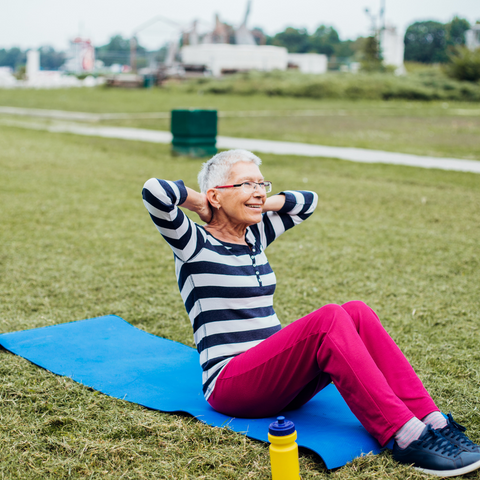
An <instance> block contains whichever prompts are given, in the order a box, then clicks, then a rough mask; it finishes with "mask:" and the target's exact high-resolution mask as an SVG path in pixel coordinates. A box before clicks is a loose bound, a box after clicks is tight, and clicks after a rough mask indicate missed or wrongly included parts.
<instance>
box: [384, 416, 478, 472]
mask: <svg viewBox="0 0 480 480" xmlns="http://www.w3.org/2000/svg"><path fill="white" fill-rule="evenodd" d="M447 426H448V425H447ZM392 454H393V458H394V459H395V460H397V461H398V462H400V463H405V464H410V465H413V466H414V467H415V468H416V469H418V470H421V471H422V472H425V473H429V474H430V475H436V476H439V477H454V476H457V475H463V474H465V473H469V472H473V471H474V470H477V469H478V468H480V453H478V452H470V451H467V450H464V449H463V448H460V447H459V446H458V445H455V444H454V443H452V442H451V441H450V440H449V439H447V438H445V437H444V436H443V435H442V434H441V433H440V432H439V431H438V430H434V429H433V428H432V426H431V425H427V426H426V427H425V430H424V432H423V433H422V435H421V436H420V438H419V439H418V440H415V441H413V442H412V443H410V445H408V446H407V447H406V448H403V449H402V448H400V447H399V446H398V444H397V443H396V442H395V443H394V445H393V452H392Z"/></svg>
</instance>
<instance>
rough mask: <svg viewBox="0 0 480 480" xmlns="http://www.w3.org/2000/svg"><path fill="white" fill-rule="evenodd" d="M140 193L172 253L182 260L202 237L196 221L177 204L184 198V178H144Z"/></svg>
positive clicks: (193, 250)
mask: <svg viewBox="0 0 480 480" xmlns="http://www.w3.org/2000/svg"><path fill="white" fill-rule="evenodd" d="M142 196H143V203H144V204H145V207H147V210H148V213H149V214H150V217H151V219H152V220H153V223H154V224H155V226H156V227H157V230H158V231H159V232H160V233H161V235H162V236H163V238H164V239H165V240H166V241H167V243H168V244H169V245H170V247H171V249H172V250H173V253H174V254H175V255H176V256H177V257H178V258H180V259H181V260H183V261H187V260H188V259H190V258H191V257H192V256H194V255H195V254H196V253H197V252H198V250H199V249H200V248H202V246H203V243H204V238H203V236H202V234H201V232H200V231H199V229H198V228H197V225H196V224H195V223H194V222H193V221H192V220H190V219H189V218H188V217H187V216H186V215H185V213H183V212H182V210H181V209H180V208H178V206H179V205H181V204H182V203H183V202H185V200H186V198H187V189H186V188H185V185H184V184H183V181H182V180H177V181H176V182H171V181H168V180H158V179H156V178H151V179H150V180H147V181H146V182H145V185H144V186H143V191H142Z"/></svg>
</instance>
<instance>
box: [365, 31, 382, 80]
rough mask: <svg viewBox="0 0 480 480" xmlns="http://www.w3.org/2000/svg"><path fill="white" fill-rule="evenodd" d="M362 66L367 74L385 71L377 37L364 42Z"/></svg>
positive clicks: (367, 38)
mask: <svg viewBox="0 0 480 480" xmlns="http://www.w3.org/2000/svg"><path fill="white" fill-rule="evenodd" d="M361 64H362V70H365V71H367V72H378V71H383V70H385V68H384V66H383V63H382V54H381V51H380V43H379V41H378V38H377V37H376V36H375V35H372V36H371V37H366V38H365V39H364V41H363V45H362V52H361Z"/></svg>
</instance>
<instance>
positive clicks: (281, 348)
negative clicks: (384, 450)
mask: <svg viewBox="0 0 480 480" xmlns="http://www.w3.org/2000/svg"><path fill="white" fill-rule="evenodd" d="M330 381H333V382H334V384H335V385H336V386H337V388H338V390H339V392H340V394H341V395H342V397H343V398H344V399H345V401H346V403H347V404H348V406H349V407H350V409H351V410H352V412H353V413H354V414H355V416H356V417H357V418H358V419H359V421H360V422H361V423H362V425H363V426H364V427H365V429H366V430H367V431H368V432H370V433H371V434H372V435H373V436H374V437H375V438H376V439H377V440H378V441H379V443H380V444H381V445H384V444H386V443H387V442H388V440H389V439H390V438H391V437H392V435H393V434H394V433H395V432H396V431H397V430H398V429H399V428H400V427H402V426H403V425H404V424H405V423H406V422H407V421H408V420H410V419H411V418H413V417H414V416H417V417H419V418H423V417H424V416H425V415H427V414H428V413H430V412H432V411H435V410H438V408H437V407H436V405H435V403H434V402H433V400H432V399H431V398H430V396H429V394H428V392H427V391H426V390H425V388H424V387H423V385H422V383H421V381H420V380H419V379H418V377H417V375H416V374H415V372H414V371H413V369H412V367H411V366H410V364H409V362H408V361H407V360H406V358H405V357H404V355H403V354H402V352H401V351H400V349H399V348H398V347H397V345H396V344H395V342H394V341H393V340H392V339H391V338H390V336H389V335H388V333H387V332H386V331H385V329H384V328H383V327H382V325H381V323H380V321H379V319H378V317H377V316H376V315H375V313H374V312H373V310H371V309H370V308H369V307H368V306H367V305H365V304H364V303H363V302H349V303H346V304H345V305H343V306H342V307H340V306H339V305H326V306H324V307H322V308H320V309H319V310H316V311H315V312H313V313H311V314H309V315H307V316H306V317H303V318H301V319H299V320H297V321H295V322H293V323H291V324H290V325H288V326H287V327H285V328H283V329H282V330H280V331H279V332H278V333H276V334H274V335H272V336H271V337H269V338H267V339H266V340H264V341H263V342H261V343H260V344H259V345H257V346H255V347H253V348H251V349H250V350H247V351H246V352H244V353H242V354H240V355H238V356H237V357H235V358H234V359H233V360H231V361H230V362H229V364H228V365H227V367H226V368H225V369H224V370H223V371H222V372H221V374H220V375H219V377H218V379H217V382H216V385H215V388H214V391H213V393H212V394H211V396H210V398H209V399H208V401H209V403H210V404H211V406H212V407H213V408H214V409H216V410H218V411H219V412H222V413H225V414H227V415H232V416H237V417H250V418H253V417H266V416H272V415H276V414H277V413H278V412H280V411H281V410H284V409H286V408H292V407H298V406H300V405H302V404H304V403H306V402H307V401H308V400H309V399H310V398H312V397H313V396H314V395H315V394H316V393H318V391H320V390H321V389H322V388H324V387H325V386H326V385H328V383H330Z"/></svg>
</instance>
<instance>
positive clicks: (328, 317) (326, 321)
mask: <svg viewBox="0 0 480 480" xmlns="http://www.w3.org/2000/svg"><path fill="white" fill-rule="evenodd" d="M310 315H311V317H312V321H313V322H314V323H315V324H316V325H317V326H320V327H321V329H322V330H329V329H330V326H331V325H332V324H333V323H337V322H341V323H344V322H345V321H350V322H351V319H350V318H349V315H348V313H347V312H346V311H345V309H344V308H342V306H340V305H337V304H335V303H329V304H327V305H324V306H323V307H321V308H319V309H318V310H315V311H314V312H313V313H311V314H310Z"/></svg>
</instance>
